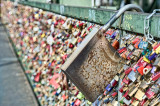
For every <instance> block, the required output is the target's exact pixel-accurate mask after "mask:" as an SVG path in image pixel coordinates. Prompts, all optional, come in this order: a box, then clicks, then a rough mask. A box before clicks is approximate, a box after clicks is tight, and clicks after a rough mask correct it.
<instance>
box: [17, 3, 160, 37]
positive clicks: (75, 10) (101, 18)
mask: <svg viewBox="0 0 160 106" xmlns="http://www.w3.org/2000/svg"><path fill="white" fill-rule="evenodd" d="M19 3H20V4H23V5H28V6H32V7H37V8H41V9H44V10H47V11H51V12H54V13H58V14H61V15H65V16H69V17H73V18H77V19H80V20H85V21H88V22H93V23H97V24H101V25H104V24H105V23H106V22H107V21H108V20H109V19H110V18H111V17H112V15H113V14H115V12H114V11H111V10H106V9H95V8H87V7H74V6H64V5H58V4H47V3H40V2H27V1H20V2H19ZM148 15H149V14H147V13H135V12H126V13H124V19H123V22H122V23H123V24H122V26H121V27H122V30H126V31H131V32H135V33H140V34H144V18H145V17H146V16H148ZM119 21H120V20H117V21H116V22H115V23H114V24H113V25H112V27H116V28H119ZM150 27H151V30H150V32H151V34H152V35H153V36H154V37H158V38H160V15H154V16H153V17H152V18H151V26H150Z"/></svg>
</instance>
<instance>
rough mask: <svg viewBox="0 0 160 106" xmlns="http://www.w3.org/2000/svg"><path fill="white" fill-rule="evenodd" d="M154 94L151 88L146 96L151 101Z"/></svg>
mask: <svg viewBox="0 0 160 106" xmlns="http://www.w3.org/2000/svg"><path fill="white" fill-rule="evenodd" d="M154 94H155V93H154V92H153V91H152V90H151V88H149V89H148V90H147V91H146V93H145V95H146V96H147V97H148V99H151V98H152V97H153V96H154Z"/></svg>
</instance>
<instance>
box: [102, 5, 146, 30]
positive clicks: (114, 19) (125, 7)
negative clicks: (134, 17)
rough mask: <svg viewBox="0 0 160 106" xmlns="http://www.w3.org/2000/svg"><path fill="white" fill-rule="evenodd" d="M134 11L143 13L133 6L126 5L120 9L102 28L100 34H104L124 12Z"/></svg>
mask: <svg viewBox="0 0 160 106" xmlns="http://www.w3.org/2000/svg"><path fill="white" fill-rule="evenodd" d="M130 9H134V10H136V11H137V12H143V9H142V8H141V7H139V6H137V5H135V4H128V5H125V6H124V7H122V8H120V9H119V10H118V12H117V13H115V14H114V15H113V16H112V18H111V19H110V20H109V21H108V22H107V23H106V24H105V25H104V26H103V28H102V29H101V30H102V32H105V31H106V30H107V29H108V28H109V27H110V26H111V25H112V24H113V23H114V22H115V21H116V20H117V19H118V18H119V17H120V16H121V15H122V14H123V13H124V12H125V11H127V10H130Z"/></svg>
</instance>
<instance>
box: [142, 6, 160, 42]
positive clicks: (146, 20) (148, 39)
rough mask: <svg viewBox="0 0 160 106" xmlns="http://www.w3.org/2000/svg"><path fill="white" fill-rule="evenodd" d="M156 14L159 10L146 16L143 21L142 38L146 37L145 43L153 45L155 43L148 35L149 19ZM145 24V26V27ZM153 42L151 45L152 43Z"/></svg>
mask: <svg viewBox="0 0 160 106" xmlns="http://www.w3.org/2000/svg"><path fill="white" fill-rule="evenodd" d="M156 12H160V9H155V10H154V11H153V12H152V13H151V14H150V15H149V16H147V17H146V18H145V20H144V36H145V37H146V39H147V41H148V42H149V43H150V44H153V43H155V42H156V41H155V40H154V37H153V36H152V35H151V34H150V32H149V30H150V28H149V27H150V22H149V21H150V20H149V19H150V18H151V17H152V16H153V15H154V14H155V13H156ZM146 24H147V25H146ZM152 42H153V43H152Z"/></svg>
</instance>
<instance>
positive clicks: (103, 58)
mask: <svg viewBox="0 0 160 106" xmlns="http://www.w3.org/2000/svg"><path fill="white" fill-rule="evenodd" d="M128 9H136V10H137V11H143V10H142V9H140V8H139V7H138V6H136V5H132V4H131V5H126V6H124V7H123V8H121V9H120V10H119V11H118V12H117V13H116V14H115V15H114V16H113V17H112V18H111V19H110V20H109V21H108V22H107V24H106V25H105V26H104V27H103V28H102V29H101V28H100V29H99V28H98V27H95V28H94V29H93V30H92V31H91V32H90V33H89V35H88V36H87V37H86V38H85V39H84V40H83V41H82V43H81V44H80V45H79V47H78V48H77V49H76V50H75V51H74V52H73V53H72V55H71V56H70V57H69V58H68V59H67V61H66V62H65V63H64V65H63V66H62V68H61V69H62V70H63V72H64V73H65V74H66V75H67V77H68V78H69V79H70V80H71V81H72V82H73V83H74V84H75V85H76V86H77V87H78V89H79V90H80V91H81V92H82V93H83V94H84V95H85V97H86V98H87V99H88V100H89V101H91V102H94V101H95V100H96V99H97V97H98V96H99V95H100V94H102V92H103V90H104V88H105V87H106V85H107V84H109V82H110V81H111V80H112V79H113V77H114V76H115V75H116V74H117V72H118V70H119V69H121V67H122V63H120V61H122V58H121V57H120V56H119V54H118V52H117V51H116V50H115V49H114V48H113V47H112V46H111V44H110V43H109V41H108V40H107V39H106V38H105V37H104V36H103V34H102V32H104V31H105V30H107V29H108V28H109V27H110V26H111V25H112V24H113V23H114V22H115V21H116V20H117V19H118V18H119V16H120V15H121V14H122V13H124V12H125V11H126V10H128Z"/></svg>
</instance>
